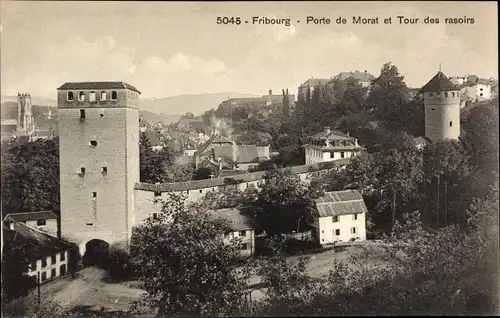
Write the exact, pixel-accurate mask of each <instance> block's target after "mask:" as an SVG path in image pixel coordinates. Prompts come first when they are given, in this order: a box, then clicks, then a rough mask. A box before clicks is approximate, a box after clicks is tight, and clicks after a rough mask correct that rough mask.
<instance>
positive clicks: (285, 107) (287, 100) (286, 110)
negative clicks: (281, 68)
mask: <svg viewBox="0 0 500 318" xmlns="http://www.w3.org/2000/svg"><path fill="white" fill-rule="evenodd" d="M283 117H284V118H285V119H288V118H290V97H289V96H288V89H287V90H286V92H285V90H283Z"/></svg>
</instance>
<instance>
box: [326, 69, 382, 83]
mask: <svg viewBox="0 0 500 318" xmlns="http://www.w3.org/2000/svg"><path fill="white" fill-rule="evenodd" d="M351 77H352V78H355V79H357V80H360V81H362V82H370V81H372V80H373V79H375V76H373V75H372V74H370V73H368V72H359V71H355V72H341V73H339V74H338V75H337V76H336V77H335V78H336V79H337V80H340V81H344V80H346V79H348V78H351Z"/></svg>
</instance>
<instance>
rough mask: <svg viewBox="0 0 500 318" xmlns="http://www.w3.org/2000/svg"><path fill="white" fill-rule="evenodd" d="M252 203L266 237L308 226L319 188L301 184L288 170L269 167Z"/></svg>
mask: <svg viewBox="0 0 500 318" xmlns="http://www.w3.org/2000/svg"><path fill="white" fill-rule="evenodd" d="M260 188H261V190H260V192H259V193H258V195H257V200H256V201H255V203H254V206H253V208H254V211H255V215H254V217H255V218H256V220H257V221H258V223H259V224H260V226H261V227H262V229H263V230H265V231H266V233H267V234H268V236H272V235H274V234H282V233H291V232H292V231H295V230H297V228H298V229H299V231H300V230H304V229H307V225H306V224H307V221H308V218H309V217H310V215H311V213H312V211H313V210H314V209H315V202H314V200H315V199H316V198H318V197H319V196H320V195H321V194H322V193H321V191H320V189H318V188H315V187H313V186H311V185H307V184H305V183H303V182H302V181H301V180H300V178H299V176H297V175H295V174H293V173H292V171H291V170H290V169H272V170H268V171H266V173H265V176H264V184H263V185H261V186H260Z"/></svg>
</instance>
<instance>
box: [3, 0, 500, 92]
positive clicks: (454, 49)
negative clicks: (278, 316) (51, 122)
mask: <svg viewBox="0 0 500 318" xmlns="http://www.w3.org/2000/svg"><path fill="white" fill-rule="evenodd" d="M497 12H498V11H497V3H496V2H450V1H447V2H432V3H429V2H424V1H422V2H392V1H391V2H380V1H374V2H354V1H352V2H312V1H308V2H229V3H228V2H225V3H219V2H205V3H203V2H186V3H181V2H133V1H130V2H118V1H113V2H104V1H103V2H83V1H82V2H69V1H64V2H63V1H57V2H50V1H47V2H30V1H23V2H11V1H1V2H0V21H1V28H0V29H1V60H0V61H1V68H0V69H1V93H2V95H14V94H17V92H18V91H19V92H29V93H31V95H33V96H39V97H45V98H52V99H55V97H56V89H57V87H59V86H61V85H62V84H63V83H65V82H78V81H125V82H128V83H130V84H132V85H134V86H136V87H137V88H138V89H139V90H140V91H141V92H142V97H145V98H153V97H154V98H159V97H166V96H174V95H180V94H203V93H217V92H240V93H250V94H267V92H268V91H269V89H272V90H273V91H275V92H281V89H283V88H288V89H289V90H290V93H294V94H296V92H297V87H298V86H299V85H300V84H301V83H303V82H305V81H306V80H307V79H308V78H311V77H314V78H331V77H333V76H335V75H337V74H338V73H339V72H345V71H354V70H360V71H365V70H367V71H368V72H370V73H372V74H373V75H378V74H379V73H380V68H381V67H382V65H383V64H384V63H385V62H389V61H390V62H392V63H393V64H394V65H396V66H397V67H398V69H399V71H400V73H401V74H402V75H403V76H404V77H405V81H406V83H407V85H408V86H410V87H421V86H423V85H424V84H425V83H426V82H427V81H428V80H429V79H430V78H431V77H432V76H434V75H435V73H436V72H437V71H438V70H439V65H440V64H441V69H442V71H443V72H444V73H445V74H446V75H448V76H458V75H464V74H476V75H478V76H480V77H485V78H490V77H494V78H498V74H497V73H498V72H497V70H498V49H497V48H498V27H497V23H498V16H497V14H498V13H497ZM401 15H403V16H407V17H412V18H417V17H418V18H419V19H420V21H422V20H423V19H424V18H425V17H427V16H429V17H436V18H439V19H440V23H439V24H433V25H431V24H423V23H422V24H408V25H405V24H402V25H400V24H399V23H398V22H397V20H396V17H397V16H401ZM257 16H258V17H268V18H273V17H274V18H290V19H291V22H292V23H291V24H290V26H288V27H287V26H285V25H253V24H252V18H253V17H257ZM307 16H314V17H316V18H322V17H326V18H330V19H331V22H332V23H331V24H329V25H315V24H306V22H305V19H306V17H307ZM340 16H342V17H345V18H346V19H347V24H336V23H335V20H336V19H337V18H338V17H340ZM353 16H362V17H367V18H375V17H379V24H378V25H355V24H353V23H352V17H353ZM217 17H240V18H241V20H242V21H245V20H248V21H249V23H248V24H245V23H242V24H240V25H232V24H228V25H220V24H217ZM386 17H392V19H393V21H392V22H393V23H392V24H384V23H383V19H384V18H386ZM454 17H457V18H462V17H469V18H474V24H461V25H459V24H445V23H444V19H445V18H454ZM297 20H299V21H300V22H297Z"/></svg>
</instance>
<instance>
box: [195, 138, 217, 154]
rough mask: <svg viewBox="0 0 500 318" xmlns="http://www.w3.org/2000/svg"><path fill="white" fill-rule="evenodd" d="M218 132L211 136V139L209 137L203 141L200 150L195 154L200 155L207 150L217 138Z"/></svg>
mask: <svg viewBox="0 0 500 318" xmlns="http://www.w3.org/2000/svg"><path fill="white" fill-rule="evenodd" d="M217 136H218V135H217V134H216V135H213V136H212V137H210V139H208V140H207V141H205V143H203V144H202V145H201V146H200V147H199V148H198V150H197V151H196V152H195V153H194V155H195V156H197V155H200V154H202V153H204V152H205V150H207V148H208V147H209V146H210V145H211V144H212V142H213V141H214V140H215V138H217Z"/></svg>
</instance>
